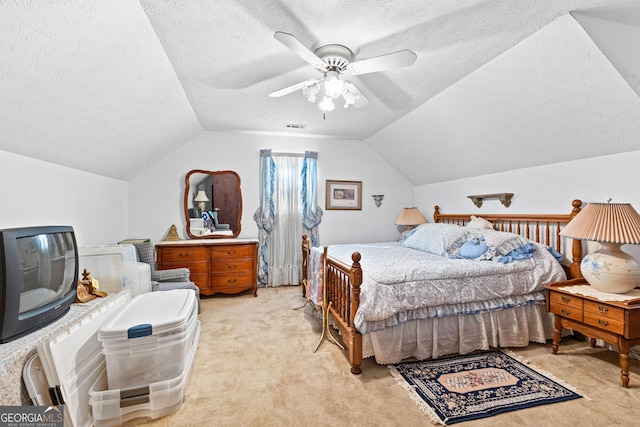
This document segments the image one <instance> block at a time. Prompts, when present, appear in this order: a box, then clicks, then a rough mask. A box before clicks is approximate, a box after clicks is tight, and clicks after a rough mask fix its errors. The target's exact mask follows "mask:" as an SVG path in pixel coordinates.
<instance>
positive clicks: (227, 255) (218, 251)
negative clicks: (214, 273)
mask: <svg viewBox="0 0 640 427" xmlns="http://www.w3.org/2000/svg"><path fill="white" fill-rule="evenodd" d="M254 248H255V246H254V245H233V246H220V247H212V248H211V260H212V261H216V260H228V259H232V258H244V257H252V256H253V253H254V252H253V251H254Z"/></svg>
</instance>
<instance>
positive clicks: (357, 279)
mask: <svg viewBox="0 0 640 427" xmlns="http://www.w3.org/2000/svg"><path fill="white" fill-rule="evenodd" d="M310 253H311V242H310V240H309V239H308V238H307V236H306V235H303V236H302V267H303V268H302V284H303V286H302V293H303V296H306V295H305V289H306V284H307V280H308V278H309V272H308V266H309V256H310ZM360 259H361V256H360V253H359V252H354V253H353V254H352V255H351V260H352V261H353V264H352V265H351V266H349V265H347V264H344V263H342V262H340V261H338V260H335V259H333V258H331V257H328V258H327V270H326V275H325V277H324V280H325V282H324V286H326V287H327V302H328V303H331V304H330V306H329V315H330V316H331V320H332V323H333V325H334V326H335V327H336V328H338V330H339V331H340V336H341V337H342V341H343V343H344V345H345V347H347V352H348V354H349V363H350V364H351V373H352V374H359V373H360V372H361V370H360V365H361V364H362V335H361V334H360V332H358V330H357V329H356V327H355V326H354V318H355V315H356V311H357V310H358V306H359V305H360V285H361V284H362V268H361V267H360Z"/></svg>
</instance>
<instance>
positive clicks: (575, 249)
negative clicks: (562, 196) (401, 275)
mask: <svg viewBox="0 0 640 427" xmlns="http://www.w3.org/2000/svg"><path fill="white" fill-rule="evenodd" d="M571 206H572V207H573V208H572V210H571V213H568V214H485V213H482V214H478V215H477V216H479V217H482V218H484V219H486V220H488V221H491V222H492V223H493V226H494V228H495V229H496V230H498V231H508V232H510V233H516V234H519V235H520V236H523V237H526V238H527V239H530V240H533V241H534V242H538V243H542V244H544V245H547V246H551V247H552V248H554V249H555V250H557V251H558V252H560V253H563V251H562V250H563V247H562V239H563V238H562V236H560V231H562V228H563V227H564V226H565V225H567V224H568V223H569V221H571V220H572V219H573V218H574V217H575V216H576V215H578V212H580V208H581V206H582V201H581V200H578V199H576V200H574V201H572V202H571ZM433 220H434V221H435V222H442V223H446V224H457V225H466V224H467V223H468V222H469V221H470V220H471V214H442V213H440V207H439V206H435V207H434V212H433ZM580 261H582V241H580V240H575V239H574V240H573V243H572V245H571V264H570V265H569V266H566V265H563V266H564V267H565V270H566V272H567V276H568V277H569V278H570V279H574V278H578V277H582V275H581V273H580Z"/></svg>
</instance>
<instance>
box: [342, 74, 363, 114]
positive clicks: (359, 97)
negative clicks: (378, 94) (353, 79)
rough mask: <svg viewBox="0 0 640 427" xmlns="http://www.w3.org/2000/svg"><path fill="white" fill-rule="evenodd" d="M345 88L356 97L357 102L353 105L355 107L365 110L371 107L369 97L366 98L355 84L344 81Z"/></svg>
mask: <svg viewBox="0 0 640 427" xmlns="http://www.w3.org/2000/svg"><path fill="white" fill-rule="evenodd" d="M343 81H344V80H343ZM344 86H345V87H346V88H347V89H348V90H349V91H350V92H351V93H353V95H354V96H355V102H354V103H353V106H354V107H356V108H363V107H366V106H367V105H369V100H368V99H367V97H366V96H364V95H363V94H362V92H360V90H358V88H357V87H356V86H355V85H354V84H353V83H350V82H348V81H344Z"/></svg>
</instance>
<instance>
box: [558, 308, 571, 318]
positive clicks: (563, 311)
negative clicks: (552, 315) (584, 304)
mask: <svg viewBox="0 0 640 427" xmlns="http://www.w3.org/2000/svg"><path fill="white" fill-rule="evenodd" d="M560 312H561V313H562V314H564V315H565V316H568V315H570V314H571V312H570V311H569V310H565V309H564V308H563V309H562V310H560Z"/></svg>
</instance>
